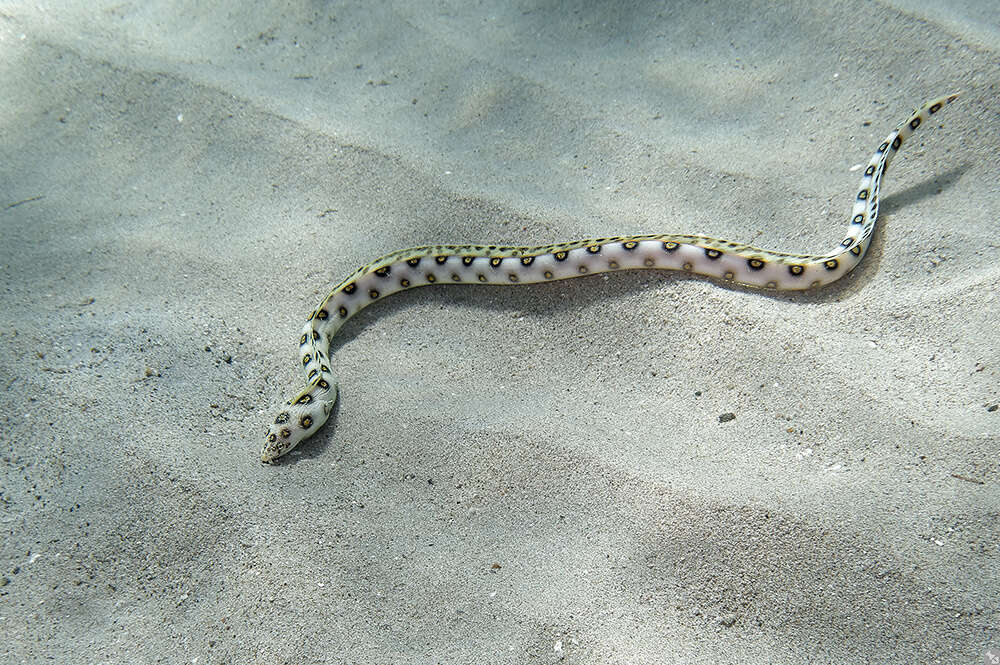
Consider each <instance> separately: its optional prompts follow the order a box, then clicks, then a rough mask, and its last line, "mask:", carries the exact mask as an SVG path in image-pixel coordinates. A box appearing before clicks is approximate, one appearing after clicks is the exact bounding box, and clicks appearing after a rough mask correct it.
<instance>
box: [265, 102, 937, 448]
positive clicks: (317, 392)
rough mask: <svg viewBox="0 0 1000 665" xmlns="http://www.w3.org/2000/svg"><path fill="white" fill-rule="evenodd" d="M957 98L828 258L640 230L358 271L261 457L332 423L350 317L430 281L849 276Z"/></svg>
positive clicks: (327, 309)
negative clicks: (883, 205) (897, 183)
mask: <svg viewBox="0 0 1000 665" xmlns="http://www.w3.org/2000/svg"><path fill="white" fill-rule="evenodd" d="M956 97H957V95H948V96H946V97H940V98H938V99H933V100H931V101H929V102H927V103H926V104H924V105H923V106H921V107H920V108H918V109H916V110H915V111H913V113H912V115H910V117H909V118H907V120H906V122H904V123H903V124H901V125H900V126H899V127H897V128H896V129H894V130H893V131H892V133H890V134H889V136H887V137H886V139H885V141H883V142H882V143H881V145H879V147H878V149H877V150H876V151H875V154H874V155H872V158H871V159H870V160H868V164H867V166H866V167H865V170H864V175H863V177H862V179H861V186H860V188H859V189H858V193H857V195H856V196H855V197H854V208H853V210H852V211H851V221H850V224H849V225H848V227H847V232H846V233H845V234H844V238H843V240H842V241H841V242H840V244H838V245H837V247H836V248H835V249H833V250H832V251H830V252H828V253H826V254H787V253H785V252H774V251H770V250H766V249H758V248H757V247H751V246H750V245H744V244H742V243H738V242H731V241H728V240H717V239H715V238H707V237H705V236H697V235H638V236H617V237H611V238H590V239H586V240H574V241H572V242H564V243H559V244H555V245H540V246H536V247H506V246H500V245H429V246H426V247H413V248H411V249H402V250H399V251H396V252H392V253H391V254H386V255H385V256H383V257H381V258H379V259H376V260H375V261H373V262H371V263H369V264H368V265H366V266H363V267H361V268H358V269H357V270H356V271H355V272H354V274H352V275H351V276H350V277H348V278H347V279H345V280H344V281H343V282H341V283H340V284H338V285H337V287H336V288H335V289H333V291H331V292H330V294H329V295H328V296H327V297H326V298H324V299H323V302H321V303H320V304H319V307H317V308H316V309H315V310H314V311H313V312H312V313H311V314H310V315H309V319H308V320H307V321H306V324H305V327H303V329H302V334H301V335H300V337H299V358H300V361H301V365H302V369H303V372H304V373H305V379H306V386H305V387H304V388H303V389H302V390H300V391H299V393H298V394H297V395H296V396H295V397H293V398H292V399H290V400H288V401H287V402H285V404H284V406H283V407H282V408H281V410H280V412H279V413H278V415H277V416H276V417H275V418H274V420H273V422H272V424H271V425H270V426H269V427H268V430H267V434H266V436H265V440H264V448H263V450H261V454H260V458H261V461H262V462H265V463H271V462H273V461H275V460H276V459H278V458H279V457H281V456H282V455H284V454H285V453H287V452H288V451H290V450H292V449H293V448H295V446H297V445H298V444H299V443H301V442H302V441H303V440H305V439H307V438H309V437H310V436H312V435H313V434H315V433H316V431H317V430H318V429H319V428H320V427H321V426H322V425H323V423H325V422H326V420H327V418H328V417H329V415H330V411H331V410H332V409H333V404H334V402H336V400H337V380H336V377H335V376H334V374H333V371H332V369H331V366H332V363H331V361H330V356H329V351H330V341H331V339H332V338H333V336H334V335H335V334H336V333H337V331H338V330H339V329H340V327H341V326H342V325H343V324H344V322H345V321H347V320H348V319H349V318H351V317H352V316H354V315H355V314H357V313H358V312H359V311H361V310H362V309H364V308H365V307H367V306H368V305H370V304H372V303H373V302H376V301H378V300H381V299H383V298H385V297H387V296H390V295H392V294H393V293H397V292H399V291H405V290H407V289H414V288H416V287H418V286H427V285H429V284H535V283H538V282H548V281H553V280H557V279H569V278H571V277H579V276H581V275H593V274H596V273H606V272H615V271H619V270H642V269H650V270H683V271H685V272H688V273H691V274H695V275H704V276H705V277H711V278H715V279H719V280H723V281H725V282H732V283H734V284H742V285H745V286H752V287H759V288H763V289H771V290H777V291H801V290H805V289H814V288H817V287H820V286H823V285H825V284H829V283H831V282H834V281H836V280H838V279H840V278H841V277H843V276H844V275H846V274H847V273H849V272H850V271H851V270H852V269H853V268H854V267H855V266H856V265H858V263H859V262H860V261H861V259H862V257H863V256H864V255H865V251H866V250H867V249H868V245H869V243H870V242H871V237H872V232H873V231H874V230H875V222H876V220H877V219H878V204H879V187H880V186H881V184H882V176H883V175H885V170H886V168H887V167H888V166H889V162H891V161H892V158H893V157H894V156H895V154H896V152H897V151H898V150H899V148H900V146H901V145H902V144H903V142H904V141H906V140H907V139H908V138H909V137H910V135H911V134H912V133H913V132H914V131H915V130H916V129H917V128H918V127H920V126H921V125H923V124H924V123H926V122H927V121H928V119H929V118H930V117H931V116H932V115H934V114H935V113H937V112H938V111H940V110H941V108H943V107H944V106H945V105H947V104H950V103H951V102H953V101H954V100H955V98H956Z"/></svg>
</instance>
